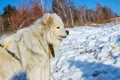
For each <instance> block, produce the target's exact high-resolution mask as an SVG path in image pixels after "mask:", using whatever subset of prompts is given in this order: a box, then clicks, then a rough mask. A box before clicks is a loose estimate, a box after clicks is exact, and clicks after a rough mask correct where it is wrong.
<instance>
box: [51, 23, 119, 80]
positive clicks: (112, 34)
mask: <svg viewBox="0 0 120 80" xmlns="http://www.w3.org/2000/svg"><path fill="white" fill-rule="evenodd" d="M68 30H69V31H70V34H69V36H68V37H67V38H66V39H64V40H63V42H62V45H61V48H60V51H59V53H58V54H57V56H56V58H54V60H53V63H52V64H51V65H52V73H53V75H54V77H55V79H56V80H120V24H119V23H118V24H115V25H113V24H107V25H104V26H102V27H97V28H95V27H87V26H86V27H85V26H84V27H75V28H73V29H68ZM52 80H54V79H52Z"/></svg>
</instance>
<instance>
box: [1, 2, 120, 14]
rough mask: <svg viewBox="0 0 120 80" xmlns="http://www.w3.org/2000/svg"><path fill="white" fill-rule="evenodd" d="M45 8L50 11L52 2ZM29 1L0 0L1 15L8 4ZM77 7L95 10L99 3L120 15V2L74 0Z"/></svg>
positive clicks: (17, 4)
mask: <svg viewBox="0 0 120 80" xmlns="http://www.w3.org/2000/svg"><path fill="white" fill-rule="evenodd" d="M45 1H46V2H45V8H46V9H50V8H51V7H50V5H51V0H45ZM28 2H29V0H0V13H2V12H3V8H4V7H5V6H6V5H7V4H11V5H13V6H16V7H17V8H18V6H19V5H20V4H28ZM73 2H74V4H75V5H79V6H81V5H83V4H86V6H87V7H88V8H95V4H96V3H97V2H99V3H100V4H101V5H102V6H108V7H110V8H111V10H112V11H113V12H115V13H117V14H119V15H120V6H119V5H120V0H73Z"/></svg>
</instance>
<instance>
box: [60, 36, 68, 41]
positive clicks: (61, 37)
mask: <svg viewBox="0 0 120 80" xmlns="http://www.w3.org/2000/svg"><path fill="white" fill-rule="evenodd" d="M66 37H67V36H59V37H58V39H59V40H60V41H61V40H62V39H64V38H66Z"/></svg>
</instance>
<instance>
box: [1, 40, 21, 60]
mask: <svg viewBox="0 0 120 80" xmlns="http://www.w3.org/2000/svg"><path fill="white" fill-rule="evenodd" d="M10 44H11V42H10V41H8V42H6V43H5V45H2V44H0V47H2V48H1V49H5V50H6V51H7V52H8V53H9V54H10V55H12V57H14V58H15V59H17V60H18V61H20V59H19V58H18V57H17V56H16V55H15V53H13V52H11V51H9V50H8V49H7V48H8V46H9V45H10ZM1 49H0V50H1Z"/></svg>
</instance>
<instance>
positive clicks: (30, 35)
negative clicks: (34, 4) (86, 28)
mask: <svg viewBox="0 0 120 80" xmlns="http://www.w3.org/2000/svg"><path fill="white" fill-rule="evenodd" d="M58 27H59V28H58ZM66 35H67V34H66V31H65V29H64V24H63V22H62V20H61V18H60V17H59V16H58V15H56V14H55V13H53V14H49V13H47V14H45V15H44V16H43V17H42V18H40V19H38V20H37V21H36V22H35V23H33V24H32V25H30V26H29V27H27V28H23V29H21V30H18V31H17V32H16V33H15V34H12V35H10V36H6V37H5V38H2V40H1V43H0V44H2V45H5V43H7V42H10V45H9V46H8V47H7V49H8V50H9V51H11V52H13V53H15V55H16V56H17V57H18V58H19V59H20V60H17V59H15V58H14V57H13V56H11V55H10V54H9V53H8V52H7V51H6V50H5V49H3V48H2V47H0V80H10V79H11V78H12V77H13V75H15V74H17V73H18V72H20V71H26V72H27V76H28V78H29V80H48V77H49V66H48V44H52V45H53V47H54V50H55V52H56V51H57V48H58V46H59V44H60V41H61V39H62V38H63V37H64V36H66Z"/></svg>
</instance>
